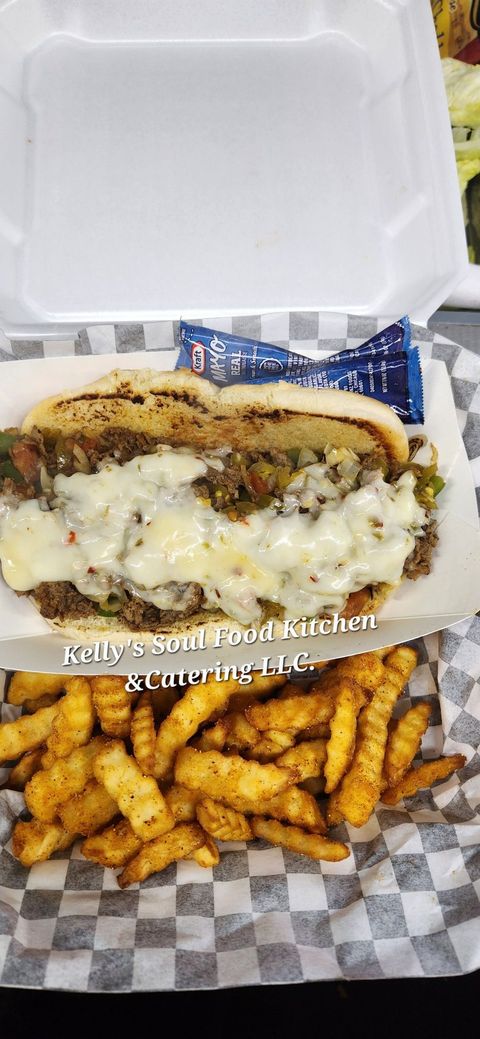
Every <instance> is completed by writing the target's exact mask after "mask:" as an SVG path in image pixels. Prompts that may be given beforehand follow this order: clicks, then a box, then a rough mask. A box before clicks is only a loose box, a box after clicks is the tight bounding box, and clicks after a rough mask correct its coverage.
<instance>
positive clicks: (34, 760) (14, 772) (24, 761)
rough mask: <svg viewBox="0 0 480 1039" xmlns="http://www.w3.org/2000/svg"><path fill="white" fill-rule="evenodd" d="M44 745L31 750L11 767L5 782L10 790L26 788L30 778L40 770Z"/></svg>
mask: <svg viewBox="0 0 480 1039" xmlns="http://www.w3.org/2000/svg"><path fill="white" fill-rule="evenodd" d="M44 750H45V748H44V747H37V749H36V750H29V751H27V753H26V754H24V755H23V758H20V761H17V764H16V765H14V766H13V768H12V769H10V774H9V777H8V779H7V782H6V783H5V786H6V787H7V788H8V790H24V789H25V786H26V784H27V783H28V781H29V779H31V778H32V776H34V775H35V772H38V770H39V768H41V767H42V754H43V753H44Z"/></svg>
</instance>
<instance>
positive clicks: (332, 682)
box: [315, 668, 370, 714]
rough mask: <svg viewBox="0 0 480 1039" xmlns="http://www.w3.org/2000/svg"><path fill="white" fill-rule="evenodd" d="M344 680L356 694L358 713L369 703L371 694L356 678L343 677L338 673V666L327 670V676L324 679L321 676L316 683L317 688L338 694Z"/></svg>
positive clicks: (355, 700)
mask: <svg viewBox="0 0 480 1039" xmlns="http://www.w3.org/2000/svg"><path fill="white" fill-rule="evenodd" d="M342 682H348V683H349V685H350V688H351V690H352V693H353V694H354V703H355V711H356V714H358V713H359V711H361V709H362V707H365V704H366V703H368V701H369V699H370V695H369V693H368V692H367V690H366V689H364V688H363V687H362V686H361V685H359V683H358V682H357V681H355V679H354V678H350V677H344V678H342V676H341V675H339V674H338V672H337V670H336V668H332V670H331V671H327V672H326V675H325V678H324V679H323V680H322V678H319V680H318V682H316V683H315V685H316V687H317V688H321V689H324V690H328V692H331V693H333V694H334V695H335V696H336V695H337V694H338V691H339V689H340V688H341V685H342Z"/></svg>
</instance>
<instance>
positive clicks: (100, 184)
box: [0, 0, 467, 339]
mask: <svg viewBox="0 0 480 1039" xmlns="http://www.w3.org/2000/svg"><path fill="white" fill-rule="evenodd" d="M0 139H1V141H2V163H1V165H0V325H1V327H2V328H3V330H4V332H5V333H6V334H7V335H10V336H11V337H14V338H22V337H24V338H31V337H37V336H38V337H41V338H43V339H45V338H48V337H49V336H59V337H61V336H62V335H65V334H69V335H71V334H72V332H75V331H77V330H78V329H79V328H81V327H82V326H85V325H88V324H91V323H95V324H98V323H101V322H113V321H115V322H135V321H149V320H159V319H161V318H172V317H178V316H179V315H183V316H186V317H188V316H191V317H206V316H209V317H212V316H213V315H215V314H225V313H228V314H234V313H237V314H238V313H242V312H243V313H253V312H258V311H260V310H263V311H274V310H310V309H313V310H331V311H342V312H349V313H358V314H374V315H378V316H382V317H383V316H384V317H386V318H388V317H397V316H399V315H400V314H402V313H406V312H408V313H410V315H411V316H413V317H414V318H415V319H417V320H420V321H425V320H426V319H427V318H428V317H429V316H430V315H431V314H432V313H433V311H434V310H435V309H436V308H437V306H438V305H439V304H440V303H441V302H442V301H443V300H444V299H445V298H446V297H447V296H448V295H449V293H450V292H451V291H452V289H453V288H454V286H455V285H456V283H457V282H459V281H461V279H462V277H463V275H464V274H465V272H466V269H467V252H466V245H465V236H464V230H463V221H462V214H461V207H460V200H459V193H458V186H457V182H456V173H455V166H454V157H453V147H452V142H451V133H450V126H449V120H448V113H447V107H446V101H445V96H444V88H443V81H442V77H441V70H440V61H439V56H438V50H437V44H436V38H435V32H434V27H433V20H432V16H431V9H430V2H429V0H362V2H361V3H359V0H262V3H258V0H202V2H201V3H198V2H196V0H135V3H132V2H131V0H116V2H115V4H112V3H111V0H82V3H81V4H80V3H78V0H8V2H5V0H0Z"/></svg>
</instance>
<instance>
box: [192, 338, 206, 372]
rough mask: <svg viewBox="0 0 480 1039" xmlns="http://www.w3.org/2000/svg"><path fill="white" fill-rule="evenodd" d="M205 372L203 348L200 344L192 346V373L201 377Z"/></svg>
mask: <svg viewBox="0 0 480 1039" xmlns="http://www.w3.org/2000/svg"><path fill="white" fill-rule="evenodd" d="M204 371H205V347H204V346H203V344H202V343H193V345H192V372H195V375H203V372H204Z"/></svg>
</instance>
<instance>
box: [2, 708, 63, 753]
mask: <svg viewBox="0 0 480 1039" xmlns="http://www.w3.org/2000/svg"><path fill="white" fill-rule="evenodd" d="M57 711H58V706H57V704H54V705H53V706H52V707H42V708H41V709H40V710H39V711H36V712H35V714H28V715H26V714H24V715H23V716H22V717H21V718H17V719H16V721H14V722H4V723H3V725H0V763H1V762H2V761H14V760H15V758H19V757H20V756H21V755H22V754H25V752H26V751H28V750H36V748H37V747H39V746H40V744H41V743H45V740H46V739H47V736H48V735H49V734H50V730H51V728H52V725H53V719H54V718H55V715H56V713H57Z"/></svg>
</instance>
